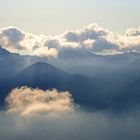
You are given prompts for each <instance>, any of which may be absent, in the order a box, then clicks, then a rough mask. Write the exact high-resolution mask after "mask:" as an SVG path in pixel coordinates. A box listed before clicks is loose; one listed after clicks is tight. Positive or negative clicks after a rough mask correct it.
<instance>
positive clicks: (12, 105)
mask: <svg viewBox="0 0 140 140" xmlns="http://www.w3.org/2000/svg"><path fill="white" fill-rule="evenodd" d="M6 103H7V112H9V113H18V114H20V115H21V116H28V115H29V116H32V115H39V114H41V113H43V114H47V115H48V114H55V113H64V112H72V111H74V110H75V105H74V102H73V99H72V97H71V94H70V93H69V92H58V91H57V90H56V89H53V90H46V91H43V90H40V89H32V88H29V87H26V86H25V87H21V88H16V89H14V90H12V91H11V92H10V94H9V96H8V97H7V98H6Z"/></svg>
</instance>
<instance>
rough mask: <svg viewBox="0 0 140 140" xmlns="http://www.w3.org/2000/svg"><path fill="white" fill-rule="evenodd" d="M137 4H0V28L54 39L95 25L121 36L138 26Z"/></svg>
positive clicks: (94, 0) (5, 0)
mask: <svg viewBox="0 0 140 140" xmlns="http://www.w3.org/2000/svg"><path fill="white" fill-rule="evenodd" d="M139 13H140V1H139V0H0V19H1V22H0V28H2V27H7V26H11V25H13V26H17V27H19V28H21V29H23V30H25V31H27V32H31V33H35V34H41V33H42V34H46V35H49V34H50V35H52V34H53V35H54V34H59V33H63V32H64V31H65V30H68V29H69V30H72V29H80V28H82V27H83V26H85V25H88V24H90V23H93V22H96V23H98V24H99V25H101V26H103V27H105V28H108V29H109V30H111V31H114V32H119V33H124V32H125V29H126V28H128V27H137V26H139V25H140V16H139Z"/></svg>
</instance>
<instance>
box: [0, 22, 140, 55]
mask: <svg viewBox="0 0 140 140" xmlns="http://www.w3.org/2000/svg"><path fill="white" fill-rule="evenodd" d="M0 44H1V45H2V46H3V47H4V48H6V49H7V50H9V51H11V52H16V53H19V54H21V55H25V54H26V55H37V56H43V57H57V56H59V52H60V51H61V50H62V49H66V48H69V49H73V48H82V49H84V50H85V51H86V50H88V51H91V52H93V53H98V54H107V53H108V54H113V53H114V54H116V53H125V52H128V51H136V52H140V28H130V29H128V30H127V31H126V33H125V34H124V35H120V34H118V33H113V32H111V31H109V30H107V29H104V28H102V27H100V26H99V25H98V24H95V23H93V24H90V25H88V26H85V27H84V28H82V29H80V30H73V31H69V30H68V31H66V32H65V33H63V34H60V35H57V36H45V35H40V36H37V35H33V34H30V33H25V32H23V31H22V30H20V29H18V28H16V27H9V28H4V29H1V31H0ZM75 50H77V49H75ZM112 52H113V53H112Z"/></svg>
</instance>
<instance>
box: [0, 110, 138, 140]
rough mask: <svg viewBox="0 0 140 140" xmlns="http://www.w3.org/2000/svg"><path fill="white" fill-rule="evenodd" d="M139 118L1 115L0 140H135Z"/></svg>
mask: <svg viewBox="0 0 140 140" xmlns="http://www.w3.org/2000/svg"><path fill="white" fill-rule="evenodd" d="M139 122H140V115H139V114H135V115H134V114H133V113H132V114H127V115H124V116H123V115H118V116H117V115H115V114H114V115H113V114H112V115H111V114H107V113H103V112H92V113H88V112H83V111H80V112H75V113H71V114H67V115H63V116H56V117H50V116H48V117H47V118H46V117H42V116H39V117H32V118H28V117H26V118H25V117H22V116H16V115H9V114H8V115H7V114H5V113H3V112H2V113H0V138H1V139H2V140H15V139H16V140H19V139H20V140H28V139H30V140H38V139H40V140H46V139H48V140H56V139H61V140H66V139H67V140H85V139H86V140H94V139H95V140H118V138H119V140H132V139H133V140H138V139H139V137H140V133H139V130H140V123H139Z"/></svg>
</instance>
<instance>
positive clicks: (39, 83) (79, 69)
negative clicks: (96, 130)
mask: <svg viewBox="0 0 140 140" xmlns="http://www.w3.org/2000/svg"><path fill="white" fill-rule="evenodd" d="M0 66H1V67H0V102H1V106H2V105H3V104H4V98H5V97H6V96H7V94H8V93H9V91H10V90H12V89H13V88H15V87H20V86H25V85H26V86H29V87H34V88H41V89H45V90H46V89H50V88H56V89H58V90H60V91H67V90H68V91H70V92H71V94H72V96H73V97H74V99H75V102H76V103H77V104H79V105H80V106H81V107H86V108H89V109H112V110H114V111H117V110H125V111H126V110H127V109H128V108H129V109H130V108H133V107H134V106H137V107H138V106H139V105H140V54H138V53H126V54H120V55H114V56H113V55H112V56H100V55H96V54H92V53H89V52H83V51H80V50H78V51H77V52H74V51H73V50H71V51H68V50H67V51H65V53H64V52H63V53H62V54H60V56H59V57H58V58H39V57H32V56H20V55H18V54H12V53H9V52H8V51H6V50H4V49H3V48H1V47H0Z"/></svg>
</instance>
